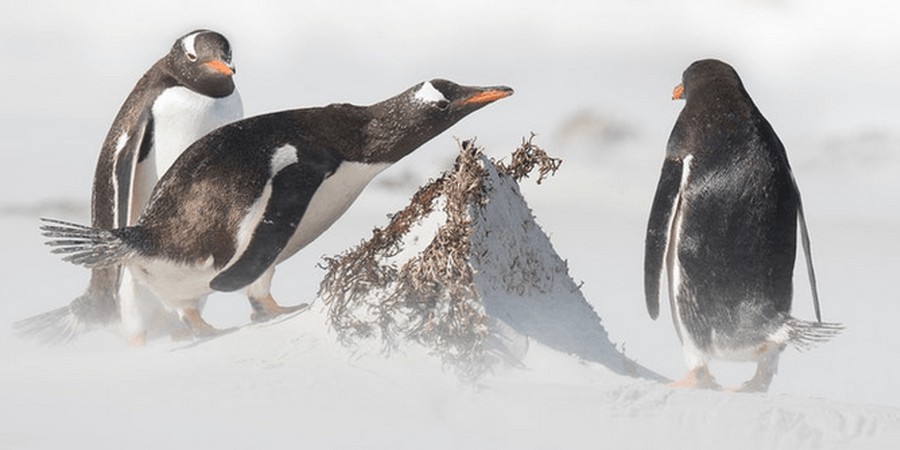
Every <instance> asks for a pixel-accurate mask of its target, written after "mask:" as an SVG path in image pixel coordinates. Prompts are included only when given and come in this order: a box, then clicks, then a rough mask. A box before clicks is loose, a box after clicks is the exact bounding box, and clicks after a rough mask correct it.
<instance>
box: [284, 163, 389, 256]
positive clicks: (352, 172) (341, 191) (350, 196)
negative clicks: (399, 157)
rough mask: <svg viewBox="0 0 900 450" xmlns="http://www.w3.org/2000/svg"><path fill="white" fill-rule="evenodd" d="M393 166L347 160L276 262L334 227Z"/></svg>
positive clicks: (328, 180)
mask: <svg viewBox="0 0 900 450" xmlns="http://www.w3.org/2000/svg"><path fill="white" fill-rule="evenodd" d="M390 165H391V164H390V163H378V164H365V163H357V162H350V161H344V162H343V163H341V165H340V166H338V169H337V171H335V172H334V173H333V174H331V176H330V177H328V178H326V179H325V180H324V181H323V182H322V184H321V185H320V186H319V189H317V190H316V193H315V194H314V195H313V197H312V200H310V202H309V206H308V207H307V208H306V213H305V214H303V218H302V219H301V220H300V225H299V226H298V227H297V231H296V232H295V233H294V235H293V236H292V237H291V240H290V241H289V242H288V244H287V246H285V248H284V250H282V251H281V253H280V254H279V255H278V259H277V260H276V263H279V262H281V261H284V260H285V259H287V258H289V257H291V256H292V255H293V254H294V253H297V252H298V251H299V250H300V249H302V248H303V247H305V246H306V245H307V244H309V243H310V242H312V241H313V240H314V239H315V238H317V237H319V235H320V234H322V233H323V232H324V231H325V230H327V229H328V227H330V226H331V224H333V223H334V222H335V221H336V220H337V219H338V218H339V217H341V215H343V214H344V212H346V211H347V208H349V207H350V205H351V204H352V203H353V201H354V200H356V197H358V196H359V194H360V193H361V192H362V190H363V189H364V188H365V187H366V185H368V184H369V181H371V180H372V178H375V176H376V175H378V174H379V173H381V171H383V170H384V169H387V168H388V167H390Z"/></svg>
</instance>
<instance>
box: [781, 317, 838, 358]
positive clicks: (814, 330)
mask: <svg viewBox="0 0 900 450" xmlns="http://www.w3.org/2000/svg"><path fill="white" fill-rule="evenodd" d="M786 325H787V328H788V335H789V337H788V342H790V343H791V344H792V345H793V346H794V347H796V348H797V350H800V351H804V350H809V349H811V348H813V347H815V346H817V345H819V344H823V343H825V342H828V341H829V340H831V338H833V337H835V336H837V335H838V334H840V333H841V331H843V329H844V326H843V325H841V324H839V323H830V322H811V321H807V320H800V319H796V318H793V317H791V318H790V319H788V321H787V324H786Z"/></svg>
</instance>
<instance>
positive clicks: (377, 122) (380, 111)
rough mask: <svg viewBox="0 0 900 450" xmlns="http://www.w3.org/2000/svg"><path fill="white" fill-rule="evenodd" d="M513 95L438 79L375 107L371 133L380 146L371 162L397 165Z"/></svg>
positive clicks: (499, 88)
mask: <svg viewBox="0 0 900 450" xmlns="http://www.w3.org/2000/svg"><path fill="white" fill-rule="evenodd" d="M512 94H513V90H512V88H509V87H506V86H491V87H479V86H461V85H458V84H456V83H454V82H452V81H448V80H443V79H434V80H430V81H424V82H422V83H419V84H417V85H415V86H413V87H411V88H409V89H407V90H406V91H405V92H403V93H402V94H400V95H397V96H395V97H392V98H390V99H387V100H385V101H383V102H380V103H377V104H375V105H372V106H371V110H372V112H373V114H374V116H375V117H374V120H373V121H372V123H371V124H370V126H369V129H368V130H367V131H368V133H369V134H370V136H372V138H373V142H375V144H376V145H374V146H373V150H374V151H372V152H371V153H370V154H369V155H366V156H367V157H368V158H367V159H371V160H373V161H388V162H395V161H398V160H399V159H400V158H402V157H404V156H406V155H408V154H409V153H411V152H412V151H414V150H415V149H417V148H418V147H419V146H421V145H422V144H424V143H425V142H427V141H429V140H431V139H432V138H434V137H435V136H437V135H439V134H441V133H442V132H443V131H444V130H446V129H448V128H450V127H451V126H453V125H454V124H455V123H456V122H459V121H460V120H462V118H463V117H466V116H467V115H469V114H471V113H473V112H475V111H477V110H479V109H481V108H483V107H485V106H487V105H488V104H490V103H493V102H494V101H496V100H500V99H501V98H504V97H509V96H510V95H512Z"/></svg>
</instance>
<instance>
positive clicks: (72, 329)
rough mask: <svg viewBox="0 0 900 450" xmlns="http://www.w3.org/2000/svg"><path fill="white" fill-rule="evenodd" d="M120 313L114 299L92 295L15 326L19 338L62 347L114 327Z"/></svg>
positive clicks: (91, 293) (83, 296) (93, 293)
mask: <svg viewBox="0 0 900 450" xmlns="http://www.w3.org/2000/svg"><path fill="white" fill-rule="evenodd" d="M118 320H119V309H118V304H117V302H116V299H115V298H114V297H112V296H108V295H102V294H98V293H97V292H92V291H88V292H85V293H84V294H83V295H82V296H80V297H78V298H76V299H75V300H72V302H71V303H69V304H68V305H66V306H63V307H62V308H56V309H53V310H50V311H47V312H44V313H41V314H38V315H36V316H32V317H29V318H27V319H22V320H20V321H18V322H15V323H13V325H12V328H13V331H14V332H15V334H16V336H18V337H19V338H21V339H26V340H30V341H33V342H37V343H40V344H46V345H61V344H67V343H69V342H72V341H74V340H75V339H76V338H78V337H79V336H81V335H83V334H86V333H89V332H91V331H95V330H98V329H101V328H104V327H108V326H111V325H114V324H116V323H117V321H118Z"/></svg>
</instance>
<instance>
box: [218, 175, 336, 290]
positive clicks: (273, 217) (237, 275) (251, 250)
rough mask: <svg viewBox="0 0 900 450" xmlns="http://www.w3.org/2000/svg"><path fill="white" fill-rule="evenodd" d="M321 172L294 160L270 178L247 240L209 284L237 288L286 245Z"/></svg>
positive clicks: (251, 279)
mask: <svg viewBox="0 0 900 450" xmlns="http://www.w3.org/2000/svg"><path fill="white" fill-rule="evenodd" d="M324 179H325V172H323V171H322V170H320V168H318V167H316V166H309V165H302V164H299V163H294V164H291V165H288V166H286V167H285V168H284V169H282V170H281V171H280V172H278V173H277V174H276V175H275V176H274V177H273V178H272V194H271V196H270V197H269V203H268V204H267V205H266V211H265V213H263V218H262V220H260V222H259V224H258V225H257V226H256V229H255V230H254V231H253V237H252V238H250V244H249V245H248V246H247V249H246V250H245V251H244V253H243V254H242V255H241V257H240V258H239V259H238V260H237V262H235V263H234V264H232V265H231V267H229V268H227V269H225V270H224V271H223V272H222V273H220V274H219V275H217V276H216V277H215V278H213V280H212V281H211V282H210V283H209V287H211V288H212V289H214V290H217V291H222V292H231V291H236V290H238V289H241V288H243V287H245V286H247V285H248V284H250V283H252V282H254V281H256V279H257V278H259V277H260V276H261V275H262V274H263V273H264V272H265V271H266V269H268V268H269V266H271V265H272V264H273V263H274V262H275V259H276V258H277V257H278V254H279V253H281V250H282V249H284V246H285V245H287V243H288V241H289V240H290V239H291V236H293V235H294V231H295V230H296V229H297V226H298V225H299V224H300V219H302V218H303V214H304V213H305V212H306V208H307V207H308V206H309V202H310V200H312V196H313V194H315V192H316V189H318V187H319V186H320V185H321V184H322V181H323V180H324Z"/></svg>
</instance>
